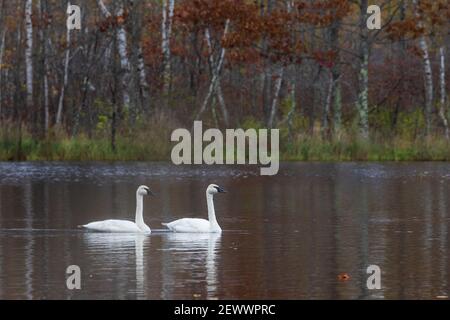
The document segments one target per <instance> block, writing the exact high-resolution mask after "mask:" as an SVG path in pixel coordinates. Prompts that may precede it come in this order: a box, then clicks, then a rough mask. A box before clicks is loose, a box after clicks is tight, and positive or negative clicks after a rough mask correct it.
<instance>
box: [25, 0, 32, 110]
mask: <svg viewBox="0 0 450 320" xmlns="http://www.w3.org/2000/svg"><path fill="white" fill-rule="evenodd" d="M32 14H33V0H26V3H25V35H26V48H25V66H26V88H27V99H26V105H27V109H28V112H31V107H32V106H33V22H32V19H31V16H32Z"/></svg>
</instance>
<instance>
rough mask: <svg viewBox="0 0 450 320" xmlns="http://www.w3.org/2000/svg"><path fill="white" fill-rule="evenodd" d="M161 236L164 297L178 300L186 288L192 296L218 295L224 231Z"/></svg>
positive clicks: (162, 294)
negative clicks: (219, 264) (218, 269)
mask: <svg viewBox="0 0 450 320" xmlns="http://www.w3.org/2000/svg"><path fill="white" fill-rule="evenodd" d="M162 238H163V241H162V249H161V250H163V251H164V254H163V258H162V259H163V264H164V265H163V267H162V270H164V271H163V272H162V278H163V290H162V293H161V298H163V299H176V298H177V293H180V294H181V292H185V290H186V289H187V288H188V290H190V292H189V293H191V295H192V296H193V297H203V298H206V299H215V298H217V297H218V292H217V289H218V276H217V264H218V257H219V256H220V243H221V234H220V233H172V232H170V233H165V234H164V235H163V236H162ZM192 290H193V291H192ZM205 291H206V292H205ZM182 296H184V295H182V294H181V295H180V297H182Z"/></svg>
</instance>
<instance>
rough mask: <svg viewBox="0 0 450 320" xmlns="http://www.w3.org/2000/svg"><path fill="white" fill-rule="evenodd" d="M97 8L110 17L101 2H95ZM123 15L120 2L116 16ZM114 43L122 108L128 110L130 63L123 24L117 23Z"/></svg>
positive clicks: (101, 0)
mask: <svg viewBox="0 0 450 320" xmlns="http://www.w3.org/2000/svg"><path fill="white" fill-rule="evenodd" d="M97 3H98V6H99V8H100V11H101V12H102V14H103V15H104V16H105V17H106V18H109V17H112V15H111V12H109V10H108V8H106V6H105V4H104V3H103V0H98V1H97ZM123 14H124V11H123V5H122V1H120V4H119V10H118V11H117V14H116V16H118V17H120V16H122V15H123ZM116 42H117V51H118V53H119V59H120V67H121V75H122V81H121V86H122V103H123V106H124V108H126V109H127V108H129V106H130V93H129V86H128V84H129V80H130V61H129V59H128V53H127V33H126V31H125V27H124V25H123V23H119V24H118V26H117V29H116Z"/></svg>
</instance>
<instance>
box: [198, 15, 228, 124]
mask: <svg viewBox="0 0 450 320" xmlns="http://www.w3.org/2000/svg"><path fill="white" fill-rule="evenodd" d="M229 26H230V19H227V21H226V22H225V29H224V31H223V37H225V36H226V35H227V34H228V29H229ZM205 37H206V38H209V39H211V35H210V32H209V30H208V29H206V30H205ZM209 41H211V40H209ZM225 53H226V50H225V48H222V49H221V52H220V55H219V58H218V59H217V61H216V65H215V66H213V67H212V76H211V82H210V84H209V89H208V93H207V94H206V97H205V99H204V100H203V103H202V106H201V108H200V111H199V112H198V114H197V116H196V117H195V119H196V120H198V119H199V118H200V116H201V115H202V114H203V112H205V110H206V107H207V106H208V102H209V100H210V99H211V96H212V95H213V94H214V92H215V91H216V87H217V83H218V81H219V77H220V72H221V71H222V66H223V62H224V59H225Z"/></svg>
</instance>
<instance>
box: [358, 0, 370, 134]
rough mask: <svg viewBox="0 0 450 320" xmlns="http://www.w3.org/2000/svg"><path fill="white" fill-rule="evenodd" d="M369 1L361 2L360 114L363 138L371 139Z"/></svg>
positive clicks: (363, 0)
mask: <svg viewBox="0 0 450 320" xmlns="http://www.w3.org/2000/svg"><path fill="white" fill-rule="evenodd" d="M367 6H368V3H367V0H361V2H360V8H359V9H360V25H359V27H360V30H359V32H360V37H359V41H360V43H359V59H360V66H359V74H358V82H359V92H358V102H357V108H358V114H359V131H360V134H361V138H363V139H368V138H369V39H368V37H369V35H368V29H367Z"/></svg>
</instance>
